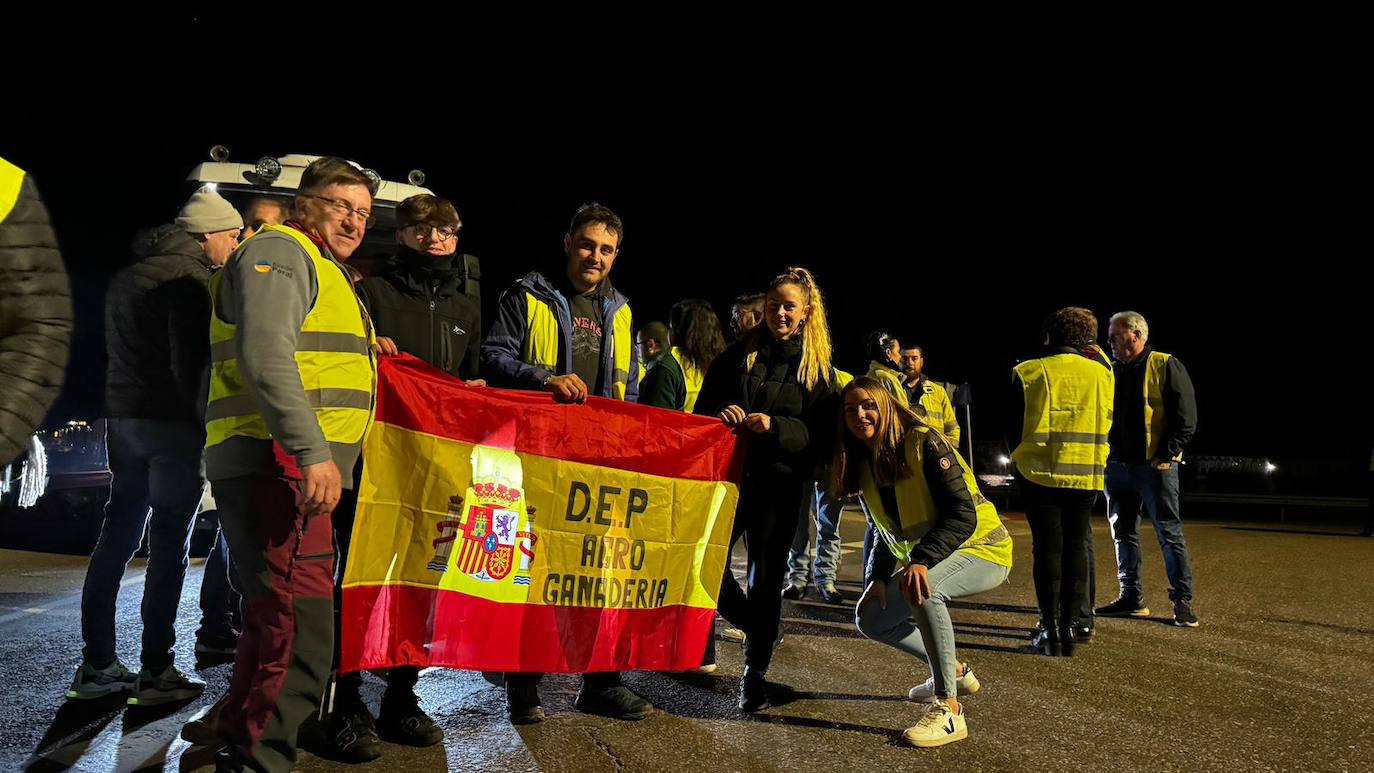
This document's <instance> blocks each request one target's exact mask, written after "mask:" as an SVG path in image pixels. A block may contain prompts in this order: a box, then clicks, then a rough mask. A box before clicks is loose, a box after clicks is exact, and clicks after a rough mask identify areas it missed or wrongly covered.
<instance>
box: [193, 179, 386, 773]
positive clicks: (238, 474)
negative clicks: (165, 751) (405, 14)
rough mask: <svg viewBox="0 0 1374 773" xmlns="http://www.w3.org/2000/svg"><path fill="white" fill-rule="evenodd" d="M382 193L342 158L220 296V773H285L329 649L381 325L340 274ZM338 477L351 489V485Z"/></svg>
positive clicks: (209, 429)
mask: <svg viewBox="0 0 1374 773" xmlns="http://www.w3.org/2000/svg"><path fill="white" fill-rule="evenodd" d="M373 190H374V188H373V183H372V181H371V180H370V179H369V178H368V177H367V176H365V175H364V174H363V173H362V172H361V171H360V170H359V169H357V168H356V167H354V166H353V165H352V164H350V163H348V162H347V161H344V160H343V159H339V158H331V157H325V158H320V159H317V160H316V161H314V162H313V163H311V164H310V166H309V167H307V168H306V170H305V172H304V173H303V174H302V176H301V185H300V189H299V193H298V194H297V196H296V199H295V201H294V202H293V206H292V219H290V220H288V221H287V222H286V223H285V224H283V225H281V226H267V227H265V228H264V229H263V230H262V231H261V232H259V233H258V234H256V235H255V236H254V237H253V238H252V239H250V240H248V241H247V242H245V243H244V245H243V246H242V247H241V248H240V249H238V250H237V251H236V252H235V253H234V254H233V256H232V257H231V258H230V259H229V263H228V265H227V266H226V267H225V268H224V270H223V271H221V272H219V273H218V274H217V275H216V276H215V277H214V279H212V280H211V283H210V296H211V299H212V309H213V311H212V314H211V318H210V360H211V364H210V400H209V404H208V405H207V406H206V416H205V418H206V423H205V427H206V443H205V445H206V448H205V465H206V473H207V477H209V478H210V480H211V481H212V484H213V486H214V492H215V498H216V501H217V503H218V505H219V516H220V525H221V528H222V529H223V530H224V537H225V541H226V542H227V543H228V544H229V553H230V556H231V557H232V559H233V564H234V567H235V571H236V574H237V577H238V580H239V583H240V588H241V591H242V593H243V595H244V600H245V611H244V630H243V633H242V636H241V637H240V640H239V647H238V652H237V656H236V659H235V663H234V676H233V681H232V682H231V683H230V686H229V694H228V695H227V696H225V698H224V700H223V702H222V703H221V705H220V707H219V710H218V712H217V713H218V721H217V728H218V733H219V735H220V737H221V738H223V739H224V740H225V741H227V742H229V744H230V748H229V749H227V750H225V752H224V753H223V754H224V755H225V758H224V759H222V760H220V768H219V769H221V770H225V769H227V770H239V769H242V768H244V767H245V766H246V767H250V768H252V769H254V770H268V771H276V770H289V769H290V768H291V766H292V764H293V763H294V762H295V758H296V735H297V728H299V726H300V724H301V722H302V720H304V719H305V718H306V717H308V716H310V715H311V714H312V713H314V712H315V711H317V710H318V709H319V707H320V702H321V698H322V696H323V693H324V690H325V685H326V684H327V682H328V680H329V673H330V659H331V654H332V650H333V638H334V637H333V603H332V594H331V589H332V587H333V584H334V576H333V575H334V545H333V538H332V528H331V524H330V518H331V515H332V513H333V511H334V509H335V508H336V506H337V505H338V503H339V499H340V496H341V493H342V491H343V490H344V489H351V488H352V487H353V485H354V480H353V475H352V470H353V466H354V462H355V461H356V460H357V458H358V452H359V449H360V446H361V444H362V438H363V432H364V431H365V430H366V428H367V425H368V422H369V420H370V418H371V414H372V405H373V399H374V389H375V386H374V385H375V382H376V373H377V368H376V362H375V360H374V358H373V351H372V344H373V340H374V335H373V331H372V324H371V321H370V320H369V319H368V317H367V314H366V313H365V312H364V311H363V309H362V306H361V304H360V303H359V302H358V297H357V295H356V294H355V293H354V289H353V283H352V281H351V280H350V278H349V275H348V274H347V273H346V272H345V270H344V267H343V264H342V263H340V262H339V261H341V260H345V259H347V258H348V257H349V256H350V255H352V254H353V251H354V250H356V249H357V248H358V246H359V245H360V244H362V241H363V234H364V233H365V232H366V230H367V225H368V223H369V221H370V220H371V217H372V212H371V209H372V194H373ZM341 471H342V472H343V473H344V474H342V475H341V474H340V473H341Z"/></svg>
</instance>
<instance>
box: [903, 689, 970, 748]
mask: <svg viewBox="0 0 1374 773" xmlns="http://www.w3.org/2000/svg"><path fill="white" fill-rule="evenodd" d="M965 738H968V722H967V721H966V720H965V719H964V712H963V710H962V708H961V709H960V711H959V713H958V714H955V713H954V712H953V711H951V710H950V708H949V704H948V703H945V702H944V701H942V700H936V701H935V702H934V703H932V704H930V709H929V710H928V711H926V715H925V716H924V717H921V721H920V722H917V723H916V726H915V727H909V728H907V729H906V731H905V732H903V733H902V740H904V741H906V742H907V743H909V744H911V745H912V746H917V747H920V748H922V749H929V748H931V747H933V746H944V745H945V744H947V743H954V742H955V741H962V740H964V739H965Z"/></svg>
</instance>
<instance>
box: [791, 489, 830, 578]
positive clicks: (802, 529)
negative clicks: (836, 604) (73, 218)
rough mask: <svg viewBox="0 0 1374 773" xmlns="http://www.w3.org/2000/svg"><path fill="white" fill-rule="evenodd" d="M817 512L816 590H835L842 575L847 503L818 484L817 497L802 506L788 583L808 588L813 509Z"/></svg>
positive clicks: (793, 545)
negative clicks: (842, 527) (842, 524)
mask: <svg viewBox="0 0 1374 773" xmlns="http://www.w3.org/2000/svg"><path fill="white" fill-rule="evenodd" d="M812 507H815V509H816V564H815V570H816V572H815V578H816V580H815V581H816V587H818V588H833V587H835V578H836V577H837V576H838V575H839V571H840V511H841V510H842V509H843V508H844V503H843V502H841V501H840V500H838V499H835V498H834V497H832V496H830V495H829V494H827V493H826V492H825V489H824V488H822V486H821V485H820V484H819V483H818V484H816V493H815V496H814V497H807V498H806V499H805V500H804V502H803V504H802V508H803V510H802V513H801V518H799V519H798V520H797V533H796V535H795V536H794V537H793V538H792V550H791V551H790V552H789V553H788V554H787V581H788V583H789V584H791V585H796V586H798V587H803V588H804V587H806V582H807V578H806V575H807V574H809V573H810V572H811V568H812V567H811V508H812Z"/></svg>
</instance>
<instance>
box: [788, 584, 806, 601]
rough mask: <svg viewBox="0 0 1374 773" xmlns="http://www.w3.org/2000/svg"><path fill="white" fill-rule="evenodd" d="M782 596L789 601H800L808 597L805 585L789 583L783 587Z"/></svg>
mask: <svg viewBox="0 0 1374 773" xmlns="http://www.w3.org/2000/svg"><path fill="white" fill-rule="evenodd" d="M782 597H783V598H785V599H787V600H788V601H800V600H802V599H804V598H806V586H805V585H788V586H787V587H786V588H783V589H782Z"/></svg>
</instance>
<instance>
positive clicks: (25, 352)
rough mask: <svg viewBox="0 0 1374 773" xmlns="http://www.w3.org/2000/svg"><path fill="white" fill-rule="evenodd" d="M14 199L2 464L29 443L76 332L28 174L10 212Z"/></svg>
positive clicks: (1, 278) (5, 313) (9, 217)
mask: <svg viewBox="0 0 1374 773" xmlns="http://www.w3.org/2000/svg"><path fill="white" fill-rule="evenodd" d="M0 166H7V164H6V162H5V161H4V160H3V159H0ZM0 174H8V175H11V177H10V179H11V180H13V179H14V177H13V176H14V175H18V174H20V173H19V172H18V170H15V169H14V168H13V167H8V168H7V169H3V170H0ZM0 188H3V186H0ZM8 203H9V202H0V465H5V464H9V463H10V462H11V461H13V460H14V458H15V457H17V456H18V455H19V453H20V452H21V451H23V450H24V449H25V448H27V447H28V442H29V436H30V435H31V434H32V433H33V431H34V430H35V429H36V428H37V427H38V425H39V424H40V423H41V422H42V421H43V417H44V416H45V415H47V413H48V408H50V407H51V406H52V403H53V400H56V399H57V393H58V391H59V390H60V389H61V388H62V375H63V372H64V371H65V370H66V368H67V350H68V347H69V346H70V344H71V336H72V296H71V285H70V284H68V282H67V272H66V271H64V270H63V268H62V255H61V254H60V253H59V252H58V251H57V235H56V234H54V233H53V230H52V225H51V224H50V223H49V222H48V210H47V209H45V208H44V207H43V201H42V200H41V199H40V198H39V197H38V188H37V187H36V186H35V185H34V183H33V180H32V179H30V178H29V177H28V176H27V175H25V176H24V177H23V178H22V182H20V184H19V195H18V197H17V198H16V199H15V200H14V206H13V207H12V208H10V209H9V210H8V212H6V211H5V205H6V204H8Z"/></svg>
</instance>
